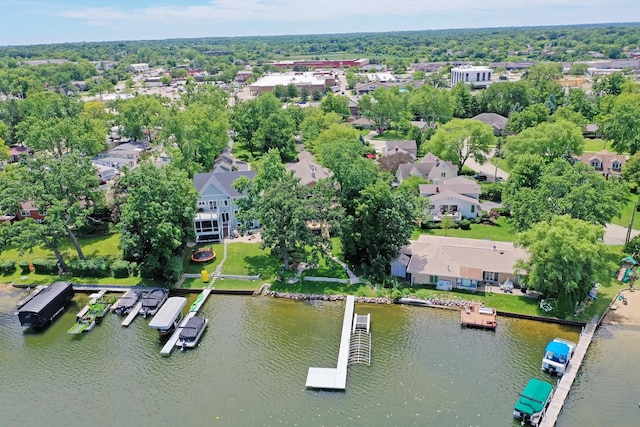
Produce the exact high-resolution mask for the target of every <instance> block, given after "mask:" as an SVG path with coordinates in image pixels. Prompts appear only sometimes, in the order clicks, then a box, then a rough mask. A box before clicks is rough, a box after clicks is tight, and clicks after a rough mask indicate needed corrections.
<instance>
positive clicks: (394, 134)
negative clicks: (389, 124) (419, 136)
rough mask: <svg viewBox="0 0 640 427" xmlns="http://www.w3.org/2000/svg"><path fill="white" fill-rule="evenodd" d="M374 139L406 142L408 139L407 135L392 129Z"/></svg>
mask: <svg viewBox="0 0 640 427" xmlns="http://www.w3.org/2000/svg"><path fill="white" fill-rule="evenodd" d="M372 139H382V140H385V141H387V140H388V141H404V140H406V139H407V135H406V134H404V133H401V132H398V131H397V130H396V129H390V130H388V131H386V132H384V133H383V134H382V135H376V136H374V137H373V138H372Z"/></svg>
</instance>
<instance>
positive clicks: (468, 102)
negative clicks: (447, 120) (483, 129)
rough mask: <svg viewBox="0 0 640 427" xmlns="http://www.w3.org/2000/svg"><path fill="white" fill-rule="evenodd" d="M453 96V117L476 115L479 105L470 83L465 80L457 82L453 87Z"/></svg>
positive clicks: (463, 117) (466, 117)
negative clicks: (467, 83) (472, 93)
mask: <svg viewBox="0 0 640 427" xmlns="http://www.w3.org/2000/svg"><path fill="white" fill-rule="evenodd" d="M451 96H452V98H453V117H456V118H459V119H468V118H471V117H473V116H474V114H475V110H476V108H477V107H476V102H475V98H474V97H473V95H471V88H470V87H469V86H468V85H466V84H464V82H458V83H456V85H455V86H454V87H452V88H451Z"/></svg>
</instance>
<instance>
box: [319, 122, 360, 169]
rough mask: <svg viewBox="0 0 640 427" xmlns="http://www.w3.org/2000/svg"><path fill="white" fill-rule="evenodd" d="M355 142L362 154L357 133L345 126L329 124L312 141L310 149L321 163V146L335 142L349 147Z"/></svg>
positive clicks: (342, 124)
mask: <svg viewBox="0 0 640 427" xmlns="http://www.w3.org/2000/svg"><path fill="white" fill-rule="evenodd" d="M356 141H358V145H359V148H360V152H362V143H361V142H360V134H359V133H358V131H357V130H356V129H354V128H353V127H352V126H349V125H347V124H344V123H339V124H335V123H334V124H331V125H330V126H329V127H328V128H327V129H325V130H323V131H322V132H320V134H319V135H318V136H317V137H316V139H315V140H314V141H313V144H311V145H310V148H311V150H312V151H313V152H315V153H317V154H318V158H319V159H320V161H321V162H322V159H323V150H322V147H323V146H325V145H327V144H330V143H335V142H340V143H343V144H345V145H349V146H351V145H352V144H354V143H355V142H356Z"/></svg>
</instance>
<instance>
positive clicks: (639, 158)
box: [622, 153, 640, 188]
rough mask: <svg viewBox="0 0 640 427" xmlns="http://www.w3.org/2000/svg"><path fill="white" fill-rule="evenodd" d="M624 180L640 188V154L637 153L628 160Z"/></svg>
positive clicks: (623, 173)
mask: <svg viewBox="0 0 640 427" xmlns="http://www.w3.org/2000/svg"><path fill="white" fill-rule="evenodd" d="M622 179H623V180H624V181H627V182H628V183H630V184H631V185H632V186H633V187H635V188H638V187H640V153H636V154H634V155H633V156H631V157H630V158H629V160H627V162H626V163H625V165H624V167H623V168H622Z"/></svg>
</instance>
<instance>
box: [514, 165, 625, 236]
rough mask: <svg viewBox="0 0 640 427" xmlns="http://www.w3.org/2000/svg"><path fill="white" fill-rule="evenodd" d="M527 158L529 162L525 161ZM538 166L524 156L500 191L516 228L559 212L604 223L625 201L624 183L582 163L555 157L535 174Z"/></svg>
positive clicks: (549, 217)
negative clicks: (503, 188)
mask: <svg viewBox="0 0 640 427" xmlns="http://www.w3.org/2000/svg"><path fill="white" fill-rule="evenodd" d="M527 161H529V162H530V164H531V165H530V166H527V165H526V163H525V162H527ZM514 169H515V168H514ZM539 170H540V160H537V161H536V160H535V159H534V158H532V157H528V158H527V157H523V158H522V159H521V160H520V161H519V163H518V165H517V170H516V171H515V172H516V175H515V177H514V181H512V177H511V176H510V177H509V182H508V183H507V186H506V189H505V191H504V192H503V195H502V202H503V204H504V206H505V207H507V208H509V209H510V210H511V217H510V219H509V221H510V222H511V223H512V225H513V226H514V228H516V230H520V231H521V230H526V229H528V228H530V227H532V226H533V224H535V223H537V222H539V221H550V220H551V218H553V217H554V216H558V215H570V216H571V217H572V218H576V219H580V220H583V221H587V222H589V223H592V224H598V225H605V224H606V223H608V222H609V221H611V219H612V218H613V217H614V216H616V215H618V213H619V212H620V210H621V209H622V208H623V207H624V206H625V205H626V203H627V201H628V190H627V188H626V187H625V185H624V184H622V183H620V182H618V181H617V180H607V179H605V177H604V176H602V175H601V174H598V173H595V172H594V171H593V169H592V168H591V167H590V166H587V165H585V164H583V163H580V162H578V163H576V164H574V165H571V164H570V163H568V162H566V161H565V160H563V159H556V160H554V161H553V162H552V163H550V164H548V165H546V166H544V168H543V169H542V173H541V174H540V175H539V176H537V177H536V176H535V175H536V173H537V171H539ZM519 185H522V186H519Z"/></svg>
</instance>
